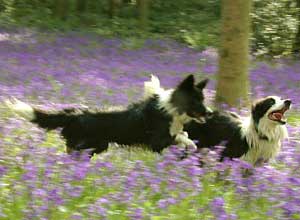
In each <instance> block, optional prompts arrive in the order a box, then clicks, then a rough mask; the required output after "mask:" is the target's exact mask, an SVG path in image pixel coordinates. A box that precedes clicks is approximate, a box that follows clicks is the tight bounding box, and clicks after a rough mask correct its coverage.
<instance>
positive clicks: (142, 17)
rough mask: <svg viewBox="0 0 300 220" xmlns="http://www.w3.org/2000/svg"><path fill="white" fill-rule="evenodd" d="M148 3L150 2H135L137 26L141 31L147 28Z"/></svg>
mask: <svg viewBox="0 0 300 220" xmlns="http://www.w3.org/2000/svg"><path fill="white" fill-rule="evenodd" d="M149 3H150V0H137V6H138V12H139V25H140V28H141V29H142V30H145V29H147V27H148V14H149Z"/></svg>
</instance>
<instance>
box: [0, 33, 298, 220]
mask: <svg viewBox="0 0 300 220" xmlns="http://www.w3.org/2000/svg"><path fill="white" fill-rule="evenodd" d="M216 70H217V53H216V50H214V49H212V48H211V49H207V50H205V51H197V50H193V49H191V48H188V47H187V46H185V45H181V44H179V43H176V42H173V41H167V40H147V41H144V42H139V46H137V42H133V41H130V40H120V39H117V38H116V39H112V38H110V39H108V38H103V37H100V36H98V35H94V34H92V33H91V34H80V33H68V34H54V33H47V32H45V33H41V32H33V31H28V30H19V31H15V32H8V31H4V30H2V31H1V32H0V100H2V101H3V100H4V99H7V98H9V97H12V96H13V97H16V98H18V99H21V100H23V101H26V102H29V103H32V104H41V105H44V107H45V108H47V107H49V108H53V107H55V108H62V107H65V106H70V105H78V104H86V105H88V106H100V107H103V106H113V107H114V108H115V107H116V106H117V108H123V107H124V106H126V105H127V104H128V103H131V102H133V101H137V100H140V99H142V94H143V82H144V81H145V80H148V79H149V76H150V74H152V73H153V74H156V75H157V76H159V78H160V79H161V82H162V85H163V86H164V87H167V88H170V87H172V86H174V85H176V83H177V82H179V81H180V80H181V79H182V78H183V77H184V76H185V75H187V74H189V73H194V74H195V76H196V77H197V78H199V79H200V78H202V77H209V78H210V79H211V81H210V84H209V86H208V88H207V89H206V91H205V95H206V102H207V103H208V105H212V101H213V99H214V95H215V91H214V88H215V77H216ZM250 80H251V88H252V92H251V96H252V98H253V99H255V98H258V97H263V96H266V95H279V96H281V97H284V98H290V99H292V100H293V103H294V105H293V110H292V111H291V112H290V113H289V118H288V122H289V125H288V129H289V134H290V138H289V140H287V141H286V142H285V143H283V149H282V151H281V153H280V155H279V156H278V158H277V161H276V163H274V164H269V165H265V166H263V167H258V168H254V170H253V171H252V173H253V175H249V176H245V173H244V170H245V168H251V166H250V165H249V164H246V163H244V162H242V161H239V160H234V161H226V162H224V163H219V162H218V152H217V151H211V152H209V154H208V155H206V156H205V158H203V160H205V161H206V163H205V166H203V167H199V166H198V161H199V157H203V155H197V154H191V156H189V157H188V158H187V159H185V160H178V154H180V151H181V150H182V149H180V148H178V147H176V146H171V147H170V148H169V149H167V150H166V151H164V153H163V154H162V155H158V154H155V153H151V152H147V151H145V150H142V149H139V148H130V149H128V148H126V147H118V146H116V145H114V144H112V146H111V147H110V149H109V151H107V152H105V153H103V154H100V155H98V156H95V157H94V158H93V159H92V160H91V161H89V159H88V158H87V157H86V156H85V155H83V156H82V158H81V159H80V161H78V160H77V161H75V160H73V159H72V157H71V156H70V155H67V154H66V153H64V141H63V140H62V139H61V138H60V136H59V135H58V132H57V131H53V132H49V133H45V132H44V131H43V130H41V129H39V128H37V127H36V126H35V125H32V124H31V123H29V122H27V121H25V120H23V119H20V118H16V117H15V116H14V115H13V114H12V113H11V112H9V111H8V109H7V108H6V107H4V106H3V105H1V106H0V219H43V220H46V219H55V220H56V219H74V220H79V219H109V220H114V219H116V220H117V219H118V220H119V219H121V220H122V219H124V220H125V219H134V220H137V219H152V220H165V219H174V220H175V219H178V220H182V219H195V220H196V219H220V220H221V219H222V220H223V219H224V220H225V219H270V220H271V219H272V220H273V219H300V193H299V192H300V169H299V168H300V148H299V145H300V144H299V132H300V128H299V127H298V126H297V125H299V122H300V114H299V107H300V106H299V101H300V62H294V61H291V60H287V59H277V60H271V61H268V62H262V61H257V60H255V58H252V64H251V71H250ZM118 106H120V107H118ZM242 114H243V115H247V114H248V110H247V109H244V110H243V111H242Z"/></svg>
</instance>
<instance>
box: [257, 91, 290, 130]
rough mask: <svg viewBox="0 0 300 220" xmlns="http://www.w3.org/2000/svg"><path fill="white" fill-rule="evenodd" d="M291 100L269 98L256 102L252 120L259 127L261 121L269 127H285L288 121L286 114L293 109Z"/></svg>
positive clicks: (276, 97) (275, 97)
mask: <svg viewBox="0 0 300 220" xmlns="http://www.w3.org/2000/svg"><path fill="white" fill-rule="evenodd" d="M291 104H292V102H291V100H290V99H281V98H280V97H278V96H268V97H266V98H263V99H260V100H258V101H256V102H255V103H254V104H253V105H252V118H253V121H254V123H255V125H256V126H257V125H258V124H259V122H260V120H264V122H265V123H268V124H269V125H284V124H286V119H285V117H284V114H285V112H286V111H287V110H289V109H290V107H291Z"/></svg>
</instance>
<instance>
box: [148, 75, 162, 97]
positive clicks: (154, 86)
mask: <svg viewBox="0 0 300 220" xmlns="http://www.w3.org/2000/svg"><path fill="white" fill-rule="evenodd" d="M163 91H164V89H163V88H161V87H160V81H159V79H158V78H157V76H154V75H151V80H150V81H147V82H144V98H145V99H146V98H149V97H151V96H153V95H154V94H160V93H162V92H163Z"/></svg>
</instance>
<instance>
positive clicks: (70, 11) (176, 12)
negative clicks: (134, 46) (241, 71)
mask: <svg viewBox="0 0 300 220" xmlns="http://www.w3.org/2000/svg"><path fill="white" fill-rule="evenodd" d="M61 2H67V3H68V4H67V5H66V4H61ZM116 2H117V5H116V7H117V10H116V12H115V13H116V14H115V16H114V18H110V0H93V1H91V0H90V1H88V0H86V5H85V7H84V9H80V6H78V4H80V3H79V1H78V0H0V25H1V26H11V25H17V26H22V27H24V26H26V27H28V26H29V27H38V28H46V29H52V30H70V29H72V30H73V29H84V30H87V29H92V30H93V31H96V32H97V33H99V34H102V35H105V36H118V37H131V38H132V37H133V38H134V37H135V38H149V37H150V38H156V37H162V36H163V37H167V38H173V39H176V40H178V41H181V42H184V43H187V44H188V45H190V46H191V47H194V48H199V49H203V48H206V47H217V46H218V41H219V36H218V34H219V24H220V20H221V11H220V5H221V3H220V2H221V1H220V0H200V1H199V0H189V1H186V0H176V1H173V0H151V1H150V3H151V4H150V6H149V7H150V8H149V17H148V22H147V29H146V30H141V28H140V25H139V21H138V19H139V18H138V7H137V1H136V0H119V1H116ZM253 3H254V4H253V10H252V11H253V13H252V20H253V22H252V29H253V35H252V39H251V40H252V51H253V52H254V53H255V54H257V55H266V54H267V55H272V56H274V55H288V54H290V53H291V52H292V49H293V48H292V47H293V43H294V40H295V37H296V33H297V29H298V28H297V26H298V15H297V14H299V13H300V12H299V9H297V6H296V0H253ZM60 8H61V9H60ZM58 9H60V10H59V11H57V10H58Z"/></svg>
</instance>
